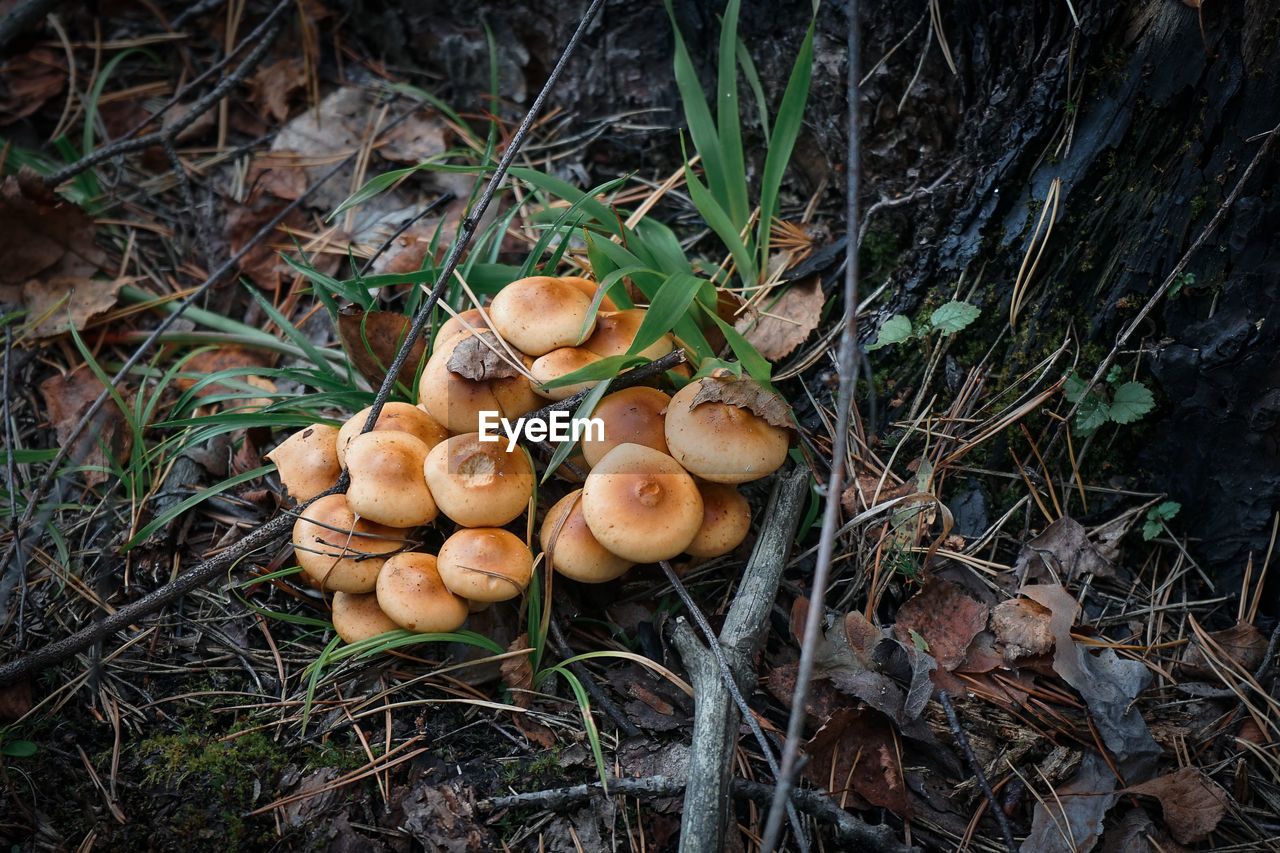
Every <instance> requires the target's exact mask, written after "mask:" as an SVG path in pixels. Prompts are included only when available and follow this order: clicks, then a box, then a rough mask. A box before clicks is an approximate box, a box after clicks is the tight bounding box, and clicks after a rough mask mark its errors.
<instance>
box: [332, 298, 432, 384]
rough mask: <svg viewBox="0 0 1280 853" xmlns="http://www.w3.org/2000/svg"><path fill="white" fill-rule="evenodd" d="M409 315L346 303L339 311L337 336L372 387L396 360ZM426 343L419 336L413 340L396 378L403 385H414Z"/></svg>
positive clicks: (380, 382)
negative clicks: (367, 308)
mask: <svg viewBox="0 0 1280 853" xmlns="http://www.w3.org/2000/svg"><path fill="white" fill-rule="evenodd" d="M409 326H410V322H409V318H408V317H405V316H404V315H403V314H396V313H394V312H392V311H365V310H364V309H363V308H360V307H359V306H355V305H352V306H349V307H347V308H343V309H341V310H340V311H339V312H338V338H339V339H340V340H341V341H342V348H343V349H345V350H346V351H347V355H348V357H350V359H351V363H352V365H354V366H355V369H356V370H357V371H358V372H359V374H360V375H361V376H363V377H364V380H365V381H366V382H368V383H369V386H370V387H372V388H377V387H379V386H381V385H382V380H383V379H385V378H386V376H387V368H388V367H390V366H391V362H392V361H394V360H395V357H396V353H397V352H399V351H400V345H401V344H402V343H404V339H405V335H406V334H408V332H409ZM426 352H427V346H426V344H425V343H423V340H422V337H421V336H419V338H418V340H416V341H414V343H413V349H411V350H410V351H409V356H408V357H407V358H406V359H405V362H404V366H403V367H401V368H400V373H399V375H398V376H397V377H396V381H397V382H399V383H400V384H402V385H404V386H405V387H406V388H409V389H413V388H414V387H415V384H414V383H415V379H416V377H417V375H418V368H419V367H420V366H421V365H422V363H423V361H424V360H425V358H426Z"/></svg>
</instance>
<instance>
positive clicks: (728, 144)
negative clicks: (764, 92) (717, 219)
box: [698, 0, 751, 231]
mask: <svg viewBox="0 0 1280 853" xmlns="http://www.w3.org/2000/svg"><path fill="white" fill-rule="evenodd" d="M740 4H741V0H729V3H728V5H727V6H725V10H724V18H723V19H722V20H721V23H720V51H719V54H718V58H717V73H716V130H717V136H718V137H719V140H720V156H721V157H722V158H723V161H724V189H725V197H724V198H723V199H721V203H722V204H723V205H724V208H725V211H726V212H727V213H728V214H729V217H730V219H731V220H732V221H733V224H734V226H735V227H736V228H737V230H738V231H741V230H742V229H743V228H745V227H746V226H747V217H749V216H750V215H751V208H750V207H749V205H748V204H747V167H746V164H745V162H744V160H743V155H742V110H741V108H740V107H739V105H738V62H737V56H736V54H737V44H738V10H739V8H740ZM698 150H699V152H701V150H702V149H698ZM704 156H705V155H704Z"/></svg>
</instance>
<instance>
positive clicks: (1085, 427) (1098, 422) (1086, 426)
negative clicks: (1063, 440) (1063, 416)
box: [1076, 394, 1111, 435]
mask: <svg viewBox="0 0 1280 853" xmlns="http://www.w3.org/2000/svg"><path fill="white" fill-rule="evenodd" d="M1110 418H1111V407H1110V406H1108V405H1107V404H1106V402H1105V401H1104V400H1103V399H1102V398H1101V397H1099V396H1098V395H1097V394H1090V395H1088V396H1087V397H1084V398H1083V399H1081V400H1080V408H1079V409H1077V410H1076V432H1078V433H1080V434H1081V435H1090V434H1092V433H1093V432H1095V431H1096V430H1097V429H1098V427H1100V426H1102V425H1103V424H1105V423H1106V422H1107V421H1108V420H1110Z"/></svg>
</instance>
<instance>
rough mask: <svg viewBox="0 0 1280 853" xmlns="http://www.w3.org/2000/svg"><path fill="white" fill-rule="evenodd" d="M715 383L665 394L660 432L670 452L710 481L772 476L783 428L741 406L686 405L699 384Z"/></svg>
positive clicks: (781, 453)
mask: <svg viewBox="0 0 1280 853" xmlns="http://www.w3.org/2000/svg"><path fill="white" fill-rule="evenodd" d="M715 381H717V380H715V379H713V378H711V377H706V378H703V379H700V380H698V381H697V382H690V383H689V384H688V385H686V386H684V387H683V388H681V389H680V390H679V391H677V392H676V393H675V396H673V397H672V398H671V405H669V406H668V407H667V422H666V430H665V433H666V437H667V447H668V448H669V449H670V450H671V455H672V456H674V457H675V458H676V461H678V462H679V463H680V464H681V465H683V466H684V467H685V468H686V469H688V470H689V471H690V472H691V473H693V474H696V475H697V476H699V477H701V478H702V479H704V480H710V481H711V482H713V483H745V482H747V481H749V480H758V479H760V478H761V477H766V476H768V475H769V474H772V473H773V472H774V471H776V470H778V468H779V467H781V466H782V463H783V462H785V461H786V459H787V446H788V445H789V443H790V436H789V435H788V434H787V431H786V430H785V429H782V428H781V427H776V426H774V425H773V424H771V423H769V422H768V421H766V420H765V419H764V418H761V417H759V416H757V415H756V414H754V413H753V412H751V411H750V410H748V409H744V408H742V407H741V406H734V405H731V404H729V403H720V402H710V401H708V402H703V403H699V404H697V405H696V406H694V405H692V403H693V399H694V397H695V396H696V395H697V394H698V391H699V390H700V388H701V387H702V385H703V384H704V383H707V382H715Z"/></svg>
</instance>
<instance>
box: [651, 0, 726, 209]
mask: <svg viewBox="0 0 1280 853" xmlns="http://www.w3.org/2000/svg"><path fill="white" fill-rule="evenodd" d="M663 5H664V6H666V7H667V17H668V18H670V19H671V30H672V33H673V34H674V37H675V77H676V88H677V89H678V90H679V92H680V102H681V104H683V105H684V118H685V122H686V123H687V124H688V125H689V136H690V137H692V139H693V147H694V148H695V149H696V150H697V152H698V153H699V154H701V155H702V168H703V170H704V171H705V172H706V174H707V183H708V184H709V185H710V187H711V194H712V195H713V196H714V197H715V198H716V199H718V200H719V201H720V202H721V203H722V204H723V203H724V201H725V200H726V199H727V197H728V191H727V190H726V188H725V166H724V161H723V160H722V159H721V157H720V140H719V134H718V133H717V132H716V124H715V121H714V120H713V119H712V118H711V109H710V107H708V106H707V98H706V95H704V94H703V91H702V82H701V81H699V80H698V72H697V71H696V70H695V69H694V67H693V60H692V59H691V58H690V57H689V49H688V48H687V47H686V46H685V43H684V36H683V35H681V33H680V27H679V26H678V25H677V24H676V16H675V11H674V10H673V9H672V7H671V0H663Z"/></svg>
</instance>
